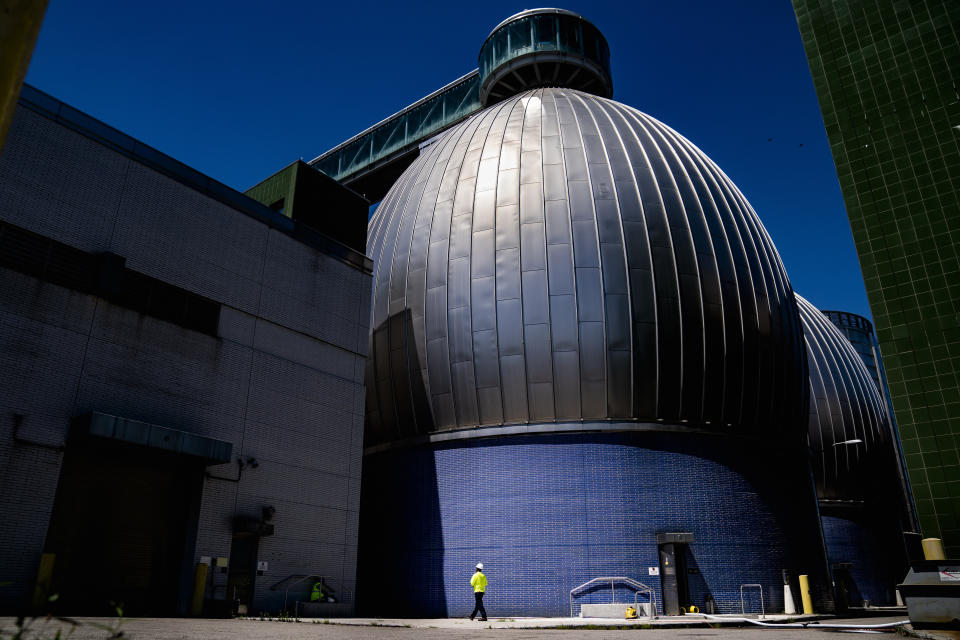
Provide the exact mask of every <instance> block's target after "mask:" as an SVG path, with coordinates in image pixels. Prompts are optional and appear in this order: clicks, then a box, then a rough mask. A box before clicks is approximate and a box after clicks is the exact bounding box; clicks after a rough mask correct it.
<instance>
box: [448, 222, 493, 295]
mask: <svg viewBox="0 0 960 640" xmlns="http://www.w3.org/2000/svg"><path fill="white" fill-rule="evenodd" d="M495 243H496V234H495V232H494V230H493V229H486V230H484V231H475V232H474V233H473V255H472V258H471V261H470V268H471V269H472V270H473V277H474V278H484V277H487V276H492V275H495V274H496V265H495V264H494V262H495V260H496V256H495V255H494V254H495V253H496V247H495V246H494V245H495ZM452 282H453V280H451V283H452Z"/></svg>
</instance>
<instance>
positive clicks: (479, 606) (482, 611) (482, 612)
mask: <svg viewBox="0 0 960 640" xmlns="http://www.w3.org/2000/svg"><path fill="white" fill-rule="evenodd" d="M473 597H474V598H476V600H477V605H476V606H475V607H474V608H473V613H471V614H470V619H471V620H473V618H474V616H476V615H477V611H479V612H480V618H481V619H482V620H486V619H487V611H486V609H484V608H483V591H477V592H476V593H474V594H473Z"/></svg>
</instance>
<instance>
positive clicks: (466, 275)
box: [447, 258, 470, 309]
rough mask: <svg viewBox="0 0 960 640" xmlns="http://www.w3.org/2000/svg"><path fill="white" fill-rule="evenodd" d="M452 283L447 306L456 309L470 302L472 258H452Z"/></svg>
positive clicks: (449, 287)
mask: <svg viewBox="0 0 960 640" xmlns="http://www.w3.org/2000/svg"><path fill="white" fill-rule="evenodd" d="M449 264H450V284H449V286H448V287H447V300H448V302H447V307H448V308H450V309H456V308H458V307H466V306H468V305H469V304H470V258H457V259H455V260H450V263H449Z"/></svg>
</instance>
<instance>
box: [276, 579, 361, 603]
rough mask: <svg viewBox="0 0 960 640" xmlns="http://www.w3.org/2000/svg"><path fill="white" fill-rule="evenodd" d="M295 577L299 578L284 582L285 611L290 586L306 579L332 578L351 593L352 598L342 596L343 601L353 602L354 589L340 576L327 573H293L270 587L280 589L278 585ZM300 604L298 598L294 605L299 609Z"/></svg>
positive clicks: (345, 590) (346, 591)
mask: <svg viewBox="0 0 960 640" xmlns="http://www.w3.org/2000/svg"><path fill="white" fill-rule="evenodd" d="M298 576H299V577H298ZM294 577H297V579H296V580H294V581H293V582H290V583H288V584H284V585H283V586H284V590H283V610H284V611H286V610H287V595H288V594H289V593H290V588H291V587H293V586H294V585H298V584H300V583H301V582H304V581H306V580H311V581H313V582H316V581H318V580H321V581H326V580H332V581H333V582H335V583H336V584H337V586H338V587H339V588H340V589H341V590H343V591H344V592H345V594H349V595H350V598H349V599H347V598H342V599H341V601H343V602H353V590H352V589H350V587H348V586H347V585H345V584H343V582H342V581H341V580H340V578H337V577H336V576H325V575H320V574H310V575H299V574H293V575H290V576H287V577H286V578H284V579H283V580H281V581H280V582H278V583H276V584H275V585H273V586H272V587H270V590H271V591H279V589H278V588H277V587H279V586H280V585H281V584H283V583H284V582H286V581H287V580H289V579H290V578H294ZM299 605H300V601H299V600H297V601H295V602H294V606H295V607H296V608H298V609H299Z"/></svg>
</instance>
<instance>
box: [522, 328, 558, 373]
mask: <svg viewBox="0 0 960 640" xmlns="http://www.w3.org/2000/svg"><path fill="white" fill-rule="evenodd" d="M523 331H524V336H523V338H524V344H525V345H526V358H527V381H528V382H530V383H534V382H550V381H551V380H553V361H552V356H551V351H550V325H548V324H528V325H525V326H524V329H523Z"/></svg>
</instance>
